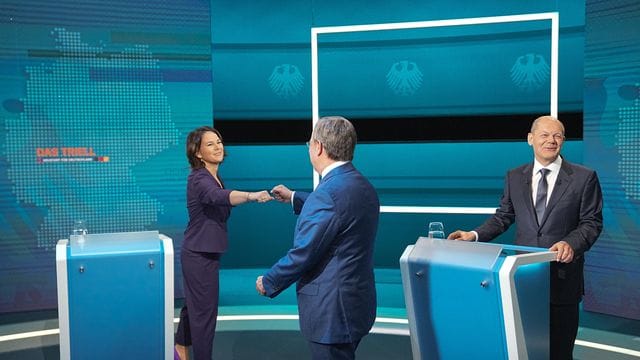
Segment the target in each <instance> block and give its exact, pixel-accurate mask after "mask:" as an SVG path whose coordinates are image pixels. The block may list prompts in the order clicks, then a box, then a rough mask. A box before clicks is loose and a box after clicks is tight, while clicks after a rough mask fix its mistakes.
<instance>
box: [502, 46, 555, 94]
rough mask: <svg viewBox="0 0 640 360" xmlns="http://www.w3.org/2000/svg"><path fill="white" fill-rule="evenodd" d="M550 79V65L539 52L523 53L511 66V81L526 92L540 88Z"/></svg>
mask: <svg viewBox="0 0 640 360" xmlns="http://www.w3.org/2000/svg"><path fill="white" fill-rule="evenodd" d="M548 79H549V65H548V64H547V62H546V61H545V60H544V58H543V57H542V55H539V54H533V53H529V54H526V55H522V56H520V57H518V59H517V60H516V62H515V64H513V66H512V67H511V81H513V83H514V84H515V85H516V86H517V87H518V88H520V90H524V91H526V92H532V91H534V90H538V89H540V87H542V85H543V84H544V83H545V82H546V81H547V80H548Z"/></svg>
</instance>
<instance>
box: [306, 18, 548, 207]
mask: <svg viewBox="0 0 640 360" xmlns="http://www.w3.org/2000/svg"><path fill="white" fill-rule="evenodd" d="M539 20H550V21H551V66H550V68H551V78H550V81H549V82H550V87H551V95H550V99H549V107H550V108H549V114H550V115H551V116H554V117H558V39H559V36H558V35H559V30H560V26H559V14H558V12H546V13H535V14H520V15H505V16H488V17H476V18H464V19H446V20H429V21H413V22H401V23H386V24H368V25H346V26H326V27H312V28H311V106H312V114H313V115H312V125H313V126H315V125H316V122H317V121H318V119H319V118H320V116H319V113H320V111H319V102H318V35H321V34H338V33H352V32H364V31H387V30H405V29H419V28H432V27H443V26H461V25H484V24H498V23H509V22H523V21H539ZM319 182H320V176H319V174H318V173H316V172H315V171H314V172H313V188H314V189H315V188H316V186H318V183H319ZM385 208H386V207H384V206H383V207H381V212H384V211H383V210H384V209H385ZM396 208H397V207H396ZM412 208H413V211H410V212H415V211H416V210H417V209H416V207H412ZM417 208H421V207H417ZM426 209H427V207H425V212H426ZM459 209H465V208H459ZM486 210H487V211H490V213H492V211H491V210H493V211H495V209H494V208H486ZM462 211H463V210H462ZM393 212H398V211H393ZM419 212H422V211H419Z"/></svg>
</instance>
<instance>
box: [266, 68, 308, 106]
mask: <svg viewBox="0 0 640 360" xmlns="http://www.w3.org/2000/svg"><path fill="white" fill-rule="evenodd" d="M303 84H304V78H303V77H302V74H301V73H300V69H298V67H297V66H295V65H292V64H280V65H277V66H276V67H274V68H273V71H272V72H271V76H269V87H271V91H273V93H274V94H276V95H277V96H278V97H281V98H283V99H289V98H292V97H294V96H296V95H298V94H299V93H300V90H302V85H303Z"/></svg>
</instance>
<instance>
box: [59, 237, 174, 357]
mask: <svg viewBox="0 0 640 360" xmlns="http://www.w3.org/2000/svg"><path fill="white" fill-rule="evenodd" d="M56 272H57V283H58V319H59V323H60V358H61V359H71V358H73V359H173V311H174V310H173V244H172V241H171V239H170V238H168V237H166V236H164V235H162V234H159V233H158V232H157V231H143V232H129V233H111V234H88V235H80V236H72V237H71V239H70V240H67V239H63V240H60V241H58V244H57V246H56Z"/></svg>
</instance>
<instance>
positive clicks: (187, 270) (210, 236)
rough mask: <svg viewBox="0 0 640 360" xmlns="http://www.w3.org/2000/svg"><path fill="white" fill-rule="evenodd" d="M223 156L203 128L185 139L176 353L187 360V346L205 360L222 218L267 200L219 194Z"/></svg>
mask: <svg viewBox="0 0 640 360" xmlns="http://www.w3.org/2000/svg"><path fill="white" fill-rule="evenodd" d="M224 156H225V151H224V144H223V142H222V136H221V135H220V133H219V132H218V130H216V129H214V128H212V127H210V126H203V127H199V128H197V129H195V130H193V131H192V132H191V133H189V135H188V136H187V158H188V159H189V164H190V165H191V173H190V174H189V178H188V180H187V209H188V211H189V224H188V225H187V228H186V230H185V232H184V241H183V243H182V250H181V254H180V261H181V262H182V275H183V277H184V296H185V306H184V307H183V308H182V310H181V311H180V323H179V324H178V330H177V332H176V338H175V341H176V352H177V353H178V355H179V356H180V358H181V359H188V356H189V351H188V346H193V354H194V357H195V360H210V359H211V356H212V354H213V337H214V335H215V330H216V318H217V316H218V294H219V279H218V270H219V267H220V256H221V255H222V253H224V252H225V250H226V249H227V242H228V240H227V219H228V218H229V215H230V213H231V207H233V206H236V205H240V204H244V203H248V202H266V201H269V200H271V199H272V198H271V196H270V195H269V193H268V192H267V191H260V192H245V191H237V190H230V189H225V187H224V183H223V182H222V180H221V179H220V176H219V175H218V168H219V166H220V164H221V163H222V161H223V159H224Z"/></svg>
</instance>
